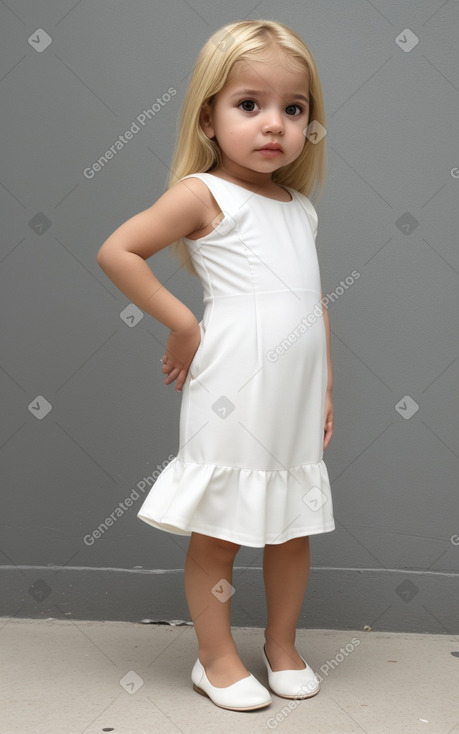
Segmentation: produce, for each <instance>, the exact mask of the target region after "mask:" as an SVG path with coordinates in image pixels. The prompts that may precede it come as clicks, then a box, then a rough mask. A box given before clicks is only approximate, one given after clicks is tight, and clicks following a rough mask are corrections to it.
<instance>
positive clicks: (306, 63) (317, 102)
mask: <svg viewBox="0 0 459 734" xmlns="http://www.w3.org/2000/svg"><path fill="white" fill-rule="evenodd" d="M272 49H274V50H281V51H283V52H284V53H285V54H286V55H287V56H288V57H289V58H290V59H291V60H293V61H296V62H299V63H300V64H301V65H302V67H303V68H305V69H306V71H307V72H308V76H309V122H312V121H313V120H315V121H317V122H318V123H320V124H321V125H323V127H325V111H324V104H323V96H322V87H321V84H320V79H319V74H318V71H317V67H316V63H315V61H314V58H313V56H312V54H311V52H310V51H309V49H308V48H307V47H306V45H305V43H304V42H303V40H302V39H301V38H300V36H298V35H297V34H296V33H295V32H294V31H292V30H291V29H290V28H288V27H287V26H285V25H283V24H282V23H278V22H275V21H271V20H241V21H236V22H235V23H230V24H228V25H226V26H224V27H223V28H221V29H220V30H218V31H216V32H215V33H214V34H213V35H212V36H211V37H210V38H209V40H208V41H207V43H206V44H205V45H204V46H203V47H202V49H201V51H200V52H199V55H198V57H197V60H196V63H195V66H194V68H193V71H192V74H191V78H190V82H189V85H188V89H187V93H186V96H185V100H184V103H183V107H182V112H181V117H180V123H179V127H178V131H177V142H176V145H175V149H174V153H173V158H172V163H171V169H170V175H169V178H168V186H167V187H168V188H171V187H172V186H174V185H175V184H176V183H177V182H178V181H179V180H180V179H181V178H183V176H187V175H188V174H191V173H205V172H207V171H210V170H212V169H214V168H217V167H218V166H219V165H220V163H221V156H220V149H219V147H218V145H217V143H216V142H214V141H213V140H210V139H209V138H208V137H207V136H206V135H205V133H204V132H203V130H202V127H201V113H202V109H203V107H204V106H205V105H206V104H211V103H212V98H213V97H214V95H216V94H217V93H218V92H219V91H220V90H221V89H222V88H223V87H224V85H225V83H226V81H227V79H228V76H229V74H230V72H231V70H232V68H233V65H234V64H235V62H236V61H243V60H244V61H245V60H249V59H252V60H253V59H255V58H257V57H258V58H259V57H260V56H261V55H263V54H264V52H265V51H267V50H268V51H269V50H272ZM325 166H326V152H325V138H324V137H322V138H321V139H320V140H319V141H318V142H317V143H312V142H311V141H310V139H308V138H306V143H305V145H304V148H303V150H302V152H301V154H300V155H299V157H298V158H297V159H296V160H295V161H293V162H292V163H289V164H288V165H286V166H283V167H281V168H279V169H278V170H277V171H275V172H274V173H273V175H272V180H273V181H274V182H276V183H278V184H282V185H284V186H290V187H291V188H293V189H295V190H296V191H299V192H300V193H302V194H304V195H305V196H308V197H309V196H310V195H311V193H312V194H313V195H314V196H315V200H316V201H317V200H318V199H319V198H320V196H321V194H322V190H323V186H324V181H325ZM171 251H172V253H173V254H174V255H175V256H176V257H178V259H179V261H180V264H181V265H183V266H184V267H185V268H186V269H187V270H189V271H190V272H191V273H194V274H195V270H194V268H193V265H192V263H191V260H190V256H189V253H188V250H187V248H186V245H185V243H184V241H183V239H180V240H178V241H177V242H174V243H172V245H171Z"/></svg>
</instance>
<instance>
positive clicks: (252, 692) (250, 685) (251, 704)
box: [191, 658, 272, 711]
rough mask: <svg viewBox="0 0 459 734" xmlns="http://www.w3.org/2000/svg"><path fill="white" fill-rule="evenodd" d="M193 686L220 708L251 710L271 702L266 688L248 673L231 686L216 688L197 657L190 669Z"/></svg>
mask: <svg viewBox="0 0 459 734" xmlns="http://www.w3.org/2000/svg"><path fill="white" fill-rule="evenodd" d="M191 681H192V683H193V688H194V690H195V691H196V692H197V693H200V694H201V696H207V697H208V698H210V700H211V701H212V703H214V704H215V705H216V706H220V708H222V709H230V710H231V711H252V710H253V709H261V708H263V707H264V706H269V704H270V703H272V699H271V696H270V695H269V691H268V689H267V688H265V687H264V686H262V685H261V683H259V682H258V681H257V679H256V678H255V677H254V676H253V675H252V674H251V673H250V675H249V676H248V677H246V678H241V680H238V681H236V683H233V685H231V686H226V687H225V688H217V687H216V686H213V685H212V684H211V683H210V681H209V680H208V678H207V675H206V671H205V670H204V667H203V665H202V664H201V662H200V660H199V658H198V659H197V660H196V662H195V664H194V666H193V670H192V671H191Z"/></svg>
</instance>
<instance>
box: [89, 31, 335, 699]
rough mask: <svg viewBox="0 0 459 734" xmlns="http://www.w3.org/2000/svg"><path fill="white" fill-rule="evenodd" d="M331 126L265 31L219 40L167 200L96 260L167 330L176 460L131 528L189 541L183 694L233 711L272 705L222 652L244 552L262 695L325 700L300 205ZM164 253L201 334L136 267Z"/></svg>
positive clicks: (283, 48)
mask: <svg viewBox="0 0 459 734" xmlns="http://www.w3.org/2000/svg"><path fill="white" fill-rule="evenodd" d="M324 122H325V121H324V112H323V101H322V92H321V86H320V81H319V77H318V73H317V69H316V65H315V62H314V59H313V58H312V56H311V53H310V52H309V51H308V49H307V48H306V46H305V45H304V43H303V41H302V40H301V39H300V38H299V36H297V35H296V33H294V32H293V31H292V30H290V29H289V28H287V27H286V26H284V25H282V24H281V23H275V22H272V21H255V20H247V21H240V22H236V23H232V24H230V25H227V26H226V27H225V28H223V29H221V30H220V31H218V32H217V33H215V34H214V35H213V36H212V37H211V38H210V39H209V41H208V42H207V43H206V44H205V46H204V47H203V48H202V50H201V52H200V54H199V57H198V59H197V62H196V65H195V68H194V71H193V74H192V77H191V81H190V85H189V88H188V92H187V95H186V98H185V102H184V106H183V112H182V118H181V125H180V129H179V134H178V142H177V147H176V151H175V156H174V160H173V164H172V173H171V176H170V181H169V188H168V190H167V191H166V193H165V194H164V195H163V196H161V198H160V199H159V200H158V201H157V202H156V203H155V204H154V205H153V206H152V207H150V208H149V209H147V210H145V211H143V212H141V213H140V214H137V215H136V216H134V217H133V218H132V219H129V220H128V221H127V222H125V223H124V224H123V225H122V226H121V227H119V229H117V230H116V231H115V232H114V233H113V234H112V235H111V236H110V237H109V238H108V240H107V241H106V242H105V243H104V245H103V246H102V248H101V250H100V252H99V254H98V263H99V265H100V266H101V267H102V268H103V270H104V271H105V273H106V274H107V275H108V277H109V278H111V279H112V280H113V282H114V283H115V284H116V285H117V286H118V288H119V289H120V290H121V291H122V292H123V293H124V294H125V295H126V296H127V297H128V298H129V299H131V300H132V301H133V302H134V303H136V304H137V306H138V307H139V308H141V309H142V310H143V311H145V312H147V313H148V314H150V315H151V316H153V317H154V318H156V319H158V320H159V321H160V322H161V323H163V324H165V325H166V326H167V327H168V329H170V334H169V337H168V339H167V343H166V347H165V352H164V356H163V358H162V360H161V361H162V364H163V367H162V372H163V373H164V374H165V375H167V377H166V379H165V380H164V382H165V384H166V385H170V384H172V383H174V382H175V385H176V389H177V390H179V391H182V405H181V417H180V449H179V451H178V454H177V456H176V458H174V459H173V461H171V462H170V464H169V465H168V466H167V468H166V469H165V470H164V471H163V472H162V473H161V475H160V476H159V477H158V479H157V481H156V483H155V485H154V486H153V488H152V489H151V491H150V493H149V494H148V496H147V497H146V498H145V501H144V503H143V505H142V507H141V509H140V511H139V513H138V516H139V518H140V519H141V520H144V521H145V522H147V523H150V524H151V525H152V526H154V527H156V528H160V529H162V530H165V531H168V532H172V533H178V534H182V535H191V538H190V542H189V547H188V553H187V558H186V563H185V591H186V597H187V602H188V605H189V609H190V614H191V617H192V620H193V623H194V627H195V630H196V634H197V638H198V644H199V656H198V659H197V661H196V663H195V665H194V667H193V670H192V674H191V678H192V683H193V687H194V689H195V690H196V691H197V692H198V693H201V694H203V695H206V696H208V697H209V698H210V699H211V700H212V701H213V702H214V703H215V704H216V705H218V706H221V707H223V708H228V709H233V710H249V709H256V708H261V707H263V706H267V705H268V704H269V703H270V702H271V698H270V693H269V691H268V689H267V688H266V687H265V686H263V685H262V684H261V683H260V682H259V681H257V680H256V678H254V676H253V675H252V674H250V673H249V671H248V670H247V668H246V667H245V665H244V663H243V662H242V660H241V659H240V657H239V654H238V651H237V648H236V646H235V643H234V640H233V638H232V635H231V627H230V603H231V596H232V594H233V593H234V588H233V586H232V585H231V581H232V569H233V562H234V559H235V556H236V554H237V552H238V550H239V548H240V546H241V545H246V546H252V547H263V548H264V555H263V577H264V583H265V589H266V600H267V625H266V630H265V646H264V649H263V650H262V651H260V652H261V654H262V657H263V660H264V663H265V665H266V669H267V678H268V685H269V688H270V689H271V691H273V692H274V693H276V694H277V695H279V696H283V697H285V698H307V697H309V696H312V695H314V694H316V693H317V692H318V690H319V683H318V679H317V676H315V674H314V673H313V671H312V670H311V668H310V667H309V665H307V663H306V662H305V660H304V659H303V658H302V657H301V655H300V654H299V653H298V652H297V650H296V649H295V635H296V625H297V622H298V617H299V614H300V610H301V606H302V602H303V598H304V594H305V591H306V584H307V579H308V571H309V536H310V535H312V534H315V533H323V532H328V531H331V530H333V529H334V520H333V508H332V498H331V494H330V485H329V480H328V474H327V469H326V467H325V464H324V462H323V458H322V457H323V450H324V449H325V448H326V447H327V445H328V443H329V441H330V438H331V435H332V431H333V409H332V398H331V394H332V370H331V361H330V336H329V334H330V330H329V322H328V314H327V312H326V310H325V309H324V307H323V306H322V298H323V294H322V291H321V284H320V274H319V266H318V262H317V254H316V249H315V236H316V232H317V214H316V211H315V208H314V207H313V205H312V204H311V202H310V200H309V199H308V198H306V197H307V195H308V194H309V193H310V192H311V191H312V189H313V188H314V187H315V186H316V185H317V184H320V185H322V184H323V178H324V166H325V160H324V156H325V150H324V138H323V134H322V133H323V131H324V128H323V125H324ZM311 123H314V125H313V126H312V127H311ZM308 126H309V127H308ZM311 130H313V131H315V132H314V134H313V133H311V134H310V131H311ZM317 131H319V133H317ZM320 131H322V133H321V132H320ZM170 244H173V247H174V248H175V250H176V253H177V254H178V256H179V258H180V262H181V263H182V265H184V266H186V267H187V268H188V269H189V270H191V271H192V272H194V273H195V274H197V275H198V277H199V279H200V281H201V283H202V287H203V291H204V304H205V308H204V314H203V318H202V321H201V322H199V323H198V321H197V319H196V317H195V316H194V314H193V313H192V312H191V311H190V309H188V308H187V306H185V305H184V304H183V303H182V302H181V301H180V300H179V299H177V298H176V297H175V296H174V295H173V294H172V293H170V292H169V291H168V290H167V289H166V288H164V286H163V285H162V284H161V283H160V281H159V280H158V279H157V278H156V277H155V275H154V274H153V273H152V271H151V270H150V268H149V266H148V265H147V263H146V262H145V261H146V260H147V259H148V258H149V257H150V256H151V255H153V254H154V253H156V252H158V251H159V250H161V249H162V248H164V247H167V246H168V245H170Z"/></svg>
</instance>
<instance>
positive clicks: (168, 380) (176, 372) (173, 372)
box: [164, 367, 180, 385]
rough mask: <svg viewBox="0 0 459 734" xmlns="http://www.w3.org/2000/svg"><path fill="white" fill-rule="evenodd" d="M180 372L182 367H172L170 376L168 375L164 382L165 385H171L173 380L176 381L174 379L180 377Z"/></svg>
mask: <svg viewBox="0 0 459 734" xmlns="http://www.w3.org/2000/svg"><path fill="white" fill-rule="evenodd" d="M179 374H180V369H179V368H178V367H174V368H173V369H172V370H171V371H170V372H169V374H168V376H167V377H166V379H165V380H164V384H165V385H170V384H171V382H174V380H175V379H176V378H177V377H178V375H179Z"/></svg>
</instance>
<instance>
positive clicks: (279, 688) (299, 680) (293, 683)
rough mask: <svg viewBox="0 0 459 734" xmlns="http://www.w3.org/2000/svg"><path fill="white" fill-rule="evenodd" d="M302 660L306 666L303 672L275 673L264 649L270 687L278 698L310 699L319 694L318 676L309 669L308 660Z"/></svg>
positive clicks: (281, 671)
mask: <svg viewBox="0 0 459 734" xmlns="http://www.w3.org/2000/svg"><path fill="white" fill-rule="evenodd" d="M301 659H302V660H303V663H304V664H305V666H306V667H305V668H303V670H278V671H273V670H271V665H270V664H269V660H268V658H267V657H266V652H265V648H264V647H263V660H264V661H265V665H266V669H267V671H268V683H269V687H270V688H271V690H272V691H273V693H275V694H276V695H277V696H281V697H282V698H310V697H311V696H315V695H316V694H317V693H319V690H320V685H319V681H318V678H317V675H316V674H315V673H314V671H313V670H312V669H311V668H310V667H309V665H308V664H307V662H306V660H304V658H301Z"/></svg>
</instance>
